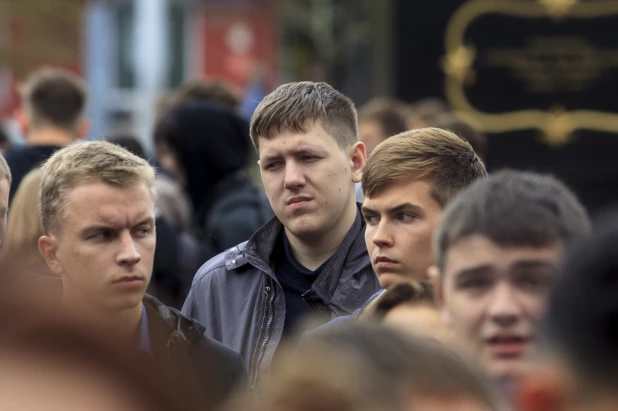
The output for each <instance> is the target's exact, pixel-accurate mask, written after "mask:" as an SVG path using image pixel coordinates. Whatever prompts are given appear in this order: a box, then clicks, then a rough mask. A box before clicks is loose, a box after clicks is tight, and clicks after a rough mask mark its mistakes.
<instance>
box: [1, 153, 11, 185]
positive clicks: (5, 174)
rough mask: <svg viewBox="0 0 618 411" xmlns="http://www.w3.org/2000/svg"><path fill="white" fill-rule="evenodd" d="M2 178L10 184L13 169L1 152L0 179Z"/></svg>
mask: <svg viewBox="0 0 618 411" xmlns="http://www.w3.org/2000/svg"><path fill="white" fill-rule="evenodd" d="M2 180H7V181H8V182H9V185H10V184H11V180H12V177H11V169H10V168H9V165H8V164H7V162H6V160H5V159H4V157H3V156H2V154H0V181H2Z"/></svg>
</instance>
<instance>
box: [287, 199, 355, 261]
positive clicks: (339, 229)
mask: <svg viewBox="0 0 618 411" xmlns="http://www.w3.org/2000/svg"><path fill="white" fill-rule="evenodd" d="M356 213H357V209H356V203H352V204H351V207H349V208H348V209H347V210H346V211H345V212H344V214H343V215H342V216H341V218H340V219H339V221H338V222H337V224H336V225H335V227H333V228H332V229H331V230H328V231H327V232H326V233H324V235H322V236H319V238H312V239H309V240H306V239H301V238H299V237H296V236H294V235H292V234H291V233H290V232H289V231H288V230H287V229H286V230H285V234H286V236H287V238H288V241H289V243H290V249H291V251H292V254H293V255H294V258H296V261H298V262H299V263H300V264H301V265H302V266H303V267H305V268H307V269H309V270H312V271H314V270H316V269H317V268H318V267H320V266H321V265H322V264H323V263H324V262H325V261H326V260H328V259H329V258H330V257H332V256H333V254H335V252H336V251H337V249H338V248H339V246H340V245H341V243H342V242H343V239H344V238H345V236H346V235H347V234H348V231H350V228H352V225H353V224H354V220H355V219H356Z"/></svg>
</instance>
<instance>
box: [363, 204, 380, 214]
mask: <svg viewBox="0 0 618 411" xmlns="http://www.w3.org/2000/svg"><path fill="white" fill-rule="evenodd" d="M361 212H363V213H374V214H377V212H376V211H375V210H372V209H371V208H369V207H367V206H364V205H363V206H361Z"/></svg>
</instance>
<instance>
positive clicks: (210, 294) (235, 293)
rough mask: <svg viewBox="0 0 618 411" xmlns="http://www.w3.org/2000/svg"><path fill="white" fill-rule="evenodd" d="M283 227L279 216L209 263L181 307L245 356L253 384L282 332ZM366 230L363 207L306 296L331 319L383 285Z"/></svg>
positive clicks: (266, 366)
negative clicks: (278, 249) (278, 267)
mask: <svg viewBox="0 0 618 411" xmlns="http://www.w3.org/2000/svg"><path fill="white" fill-rule="evenodd" d="M282 227H283V226H282V224H281V223H280V222H279V220H278V219H277V218H274V219H272V220H271V221H269V222H268V223H266V224H265V225H264V226H263V227H262V228H260V229H259V230H258V231H257V232H256V233H255V234H254V235H253V236H252V237H251V238H250V239H249V241H247V242H244V243H242V244H240V245H238V246H236V247H233V248H231V249H229V250H227V251H225V252H223V253H221V254H219V255H218V256H216V257H214V258H212V259H211V260H209V261H208V262H206V264H204V265H203V266H202V267H201V268H200V269H199V271H198V272H197V274H196V275H195V278H194V279H193V285H192V287H191V291H190V292H189V295H188V297H187V300H186V301H185V304H184V307H183V309H182V312H183V314H185V315H187V316H189V317H191V318H194V319H196V320H197V321H199V322H200V323H202V324H203V325H205V326H206V332H205V334H206V335H207V336H208V337H211V338H214V339H215V340H217V341H220V342H222V343H223V344H225V345H227V346H228V347H230V348H232V349H234V350H236V351H237V352H239V353H240V354H241V355H242V357H243V358H244V360H245V363H246V364H247V365H248V367H249V377H250V382H251V385H252V386H253V387H255V386H256V384H257V381H258V380H259V378H260V376H261V374H265V373H267V372H268V371H269V369H270V363H271V361H272V358H273V355H274V353H275V350H276V349H277V346H278V345H279V341H280V340H281V336H282V333H283V322H284V319H285V297H284V295H283V289H282V288H281V285H280V284H279V282H278V281H277V278H276V276H275V273H274V270H273V267H272V262H271V259H270V256H271V255H272V252H273V248H274V247H275V244H276V243H277V237H278V236H279V234H280V232H281V229H282ZM364 232H365V223H364V221H363V219H362V218H361V216H360V212H358V213H357V216H356V219H355V220H354V224H353V225H352V228H351V229H350V231H349V232H348V234H347V235H346V237H345V238H344V240H343V242H342V243H341V245H340V246H339V249H338V250H337V251H336V252H335V254H334V255H333V256H332V257H331V259H330V260H329V262H328V264H327V265H326V266H325V267H324V269H323V270H322V273H321V274H320V276H319V277H318V278H317V279H316V281H315V282H314V283H313V286H312V287H311V290H309V291H307V292H306V293H305V294H304V295H303V298H304V299H305V301H306V302H307V304H309V306H311V307H312V309H313V310H314V311H317V312H319V313H328V314H330V316H331V318H336V317H339V316H342V315H348V314H351V313H352V312H354V310H356V309H357V308H359V307H361V306H362V305H363V304H364V303H365V302H366V301H367V299H369V297H371V296H372V295H373V294H374V293H375V292H376V291H378V290H379V289H380V283H379V282H378V278H377V276H376V275H375V273H374V272H373V269H372V267H371V261H370V259H369V255H368V254H367V248H366V246H365V239H364Z"/></svg>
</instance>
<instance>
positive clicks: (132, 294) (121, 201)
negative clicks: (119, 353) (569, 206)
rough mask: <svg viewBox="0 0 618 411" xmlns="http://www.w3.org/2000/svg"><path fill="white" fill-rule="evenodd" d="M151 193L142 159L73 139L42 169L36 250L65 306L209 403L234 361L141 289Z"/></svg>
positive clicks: (221, 394)
mask: <svg viewBox="0 0 618 411" xmlns="http://www.w3.org/2000/svg"><path fill="white" fill-rule="evenodd" d="M155 197H156V193H155V190H154V170H153V168H152V167H151V166H150V165H149V164H148V163H147V162H146V161H145V160H143V159H141V158H139V157H137V156H135V155H133V154H131V153H129V152H128V151H127V150H125V149H123V148H121V147H119V146H116V145H114V144H111V143H107V142H103V141H95V142H80V143H74V144H71V145H69V146H67V147H65V148H63V149H61V150H59V151H57V152H56V153H55V154H54V155H53V156H52V157H51V158H50V159H49V160H48V161H47V162H46V163H45V164H44V165H43V168H42V170H41V191H40V197H39V198H40V210H41V225H42V228H43V232H44V233H45V234H44V235H43V236H42V237H41V238H40V239H39V250H40V252H41V254H42V255H43V258H44V259H45V261H46V263H47V265H48V267H49V269H50V270H51V272H52V273H53V274H56V275H58V276H60V277H61V278H62V289H63V303H64V306H65V307H66V308H68V309H69V310H70V312H73V313H77V314H76V315H77V316H78V317H79V318H80V319H84V320H85V321H86V323H88V324H96V325H97V326H98V327H101V328H102V329H103V330H105V333H106V334H108V335H110V336H111V337H112V338H113V339H115V340H117V341H118V342H120V343H121V344H123V345H124V346H125V347H127V348H129V349H130V350H135V352H136V353H138V352H146V353H149V354H151V355H152V356H153V357H154V358H155V360H158V359H162V360H164V362H165V363H166V364H168V365H169V367H166V369H165V371H164V372H163V370H162V374H164V377H165V378H170V381H171V383H173V381H174V379H175V378H179V379H182V380H183V381H184V380H188V381H189V383H190V384H191V387H194V388H195V391H191V394H194V395H196V396H197V397H196V398H199V399H200V401H201V403H202V404H208V405H209V406H211V405H213V404H216V403H219V402H221V401H222V400H223V399H225V398H226V397H227V396H229V395H230V394H231V392H232V391H233V390H234V389H235V388H236V386H237V384H238V383H239V381H242V379H243V377H242V376H243V373H244V371H243V365H242V361H241V359H240V358H239V356H238V355H237V354H236V353H234V352H232V351H231V350H229V349H228V348H226V347H223V346H222V345H221V344H219V343H217V342H216V341H213V340H210V339H208V338H207V337H204V336H203V335H202V333H203V331H204V327H203V326H201V325H200V324H198V323H197V322H195V321H193V320H191V319H189V318H187V317H185V316H183V315H182V314H180V313H179V312H178V311H176V310H174V309H173V308H169V307H166V306H164V305H163V304H162V303H160V302H159V301H157V300H156V299H154V298H152V297H150V296H147V295H145V294H144V293H145V291H146V287H147V286H148V282H149V280H150V277H151V274H152V266H153V259H154V249H155V243H156V235H155V211H154V208H155V207H154V203H155ZM188 359H190V360H191V361H190V362H188V361H187V360H188ZM190 363H192V365H190Z"/></svg>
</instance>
